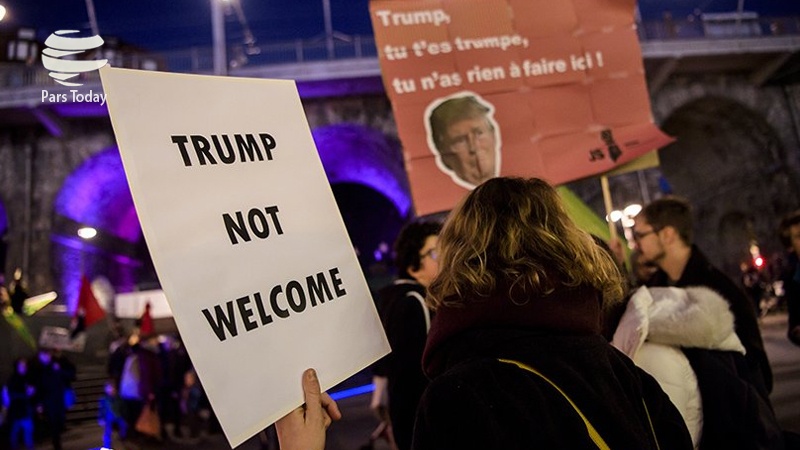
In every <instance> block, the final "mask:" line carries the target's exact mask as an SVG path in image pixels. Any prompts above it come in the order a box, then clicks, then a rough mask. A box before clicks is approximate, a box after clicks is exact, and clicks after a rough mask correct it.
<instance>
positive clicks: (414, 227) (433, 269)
mask: <svg viewBox="0 0 800 450" xmlns="http://www.w3.org/2000/svg"><path fill="white" fill-rule="evenodd" d="M441 228H442V227H441V225H440V224H438V223H436V222H411V223H409V224H407V225H406V226H405V227H403V229H402V230H400V234H399V235H398V236H397V239H396V240H395V242H394V254H395V256H394V262H395V266H396V267H397V273H398V276H399V277H400V278H406V279H413V280H416V281H417V282H418V283H419V284H421V285H423V286H426V287H427V286H428V285H429V284H430V282H431V280H433V277H435V276H436V274H437V273H438V271H439V263H438V261H437V259H438V256H439V255H438V253H437V248H436V244H437V241H438V235H439V231H440V230H441Z"/></svg>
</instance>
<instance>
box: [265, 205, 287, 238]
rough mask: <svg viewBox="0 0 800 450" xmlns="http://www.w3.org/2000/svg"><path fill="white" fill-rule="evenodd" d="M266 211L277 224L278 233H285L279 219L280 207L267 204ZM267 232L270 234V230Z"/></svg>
mask: <svg viewBox="0 0 800 450" xmlns="http://www.w3.org/2000/svg"><path fill="white" fill-rule="evenodd" d="M264 211H266V212H267V214H269V215H270V217H272V224H273V225H275V231H277V232H278V234H283V228H281V223H280V222H279V221H278V207H277V206H267V207H266V208H264ZM267 234H269V231H267Z"/></svg>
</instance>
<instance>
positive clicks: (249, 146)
mask: <svg viewBox="0 0 800 450" xmlns="http://www.w3.org/2000/svg"><path fill="white" fill-rule="evenodd" d="M233 137H234V139H235V140H236V145H237V146H238V147H239V157H240V158H241V160H242V162H244V161H245V159H246V158H245V152H247V156H249V157H250V161H255V160H254V159H253V158H254V157H255V156H256V155H257V156H258V160H259V161H263V160H264V155H262V154H261V149H260V148H259V147H258V142H257V141H256V137H255V136H253V135H252V134H246V135H244V137H243V136H242V135H241V134H235V135H233Z"/></svg>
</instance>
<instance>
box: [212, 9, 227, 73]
mask: <svg viewBox="0 0 800 450" xmlns="http://www.w3.org/2000/svg"><path fill="white" fill-rule="evenodd" d="M210 1H211V31H212V37H213V45H214V75H227V74H228V62H227V60H228V56H227V52H226V50H225V5H223V2H224V1H227V0H210Z"/></svg>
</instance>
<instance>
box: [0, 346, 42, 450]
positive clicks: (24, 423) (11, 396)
mask: <svg viewBox="0 0 800 450" xmlns="http://www.w3.org/2000/svg"><path fill="white" fill-rule="evenodd" d="M35 393H36V388H35V387H34V385H33V379H32V378H31V376H30V373H29V371H28V361H27V360H26V359H25V358H19V359H17V360H16V361H14V372H13V374H12V375H11V378H10V379H9V380H8V384H7V385H6V386H5V387H3V406H4V407H5V408H8V409H7V416H6V420H8V422H9V423H10V424H11V435H10V437H11V448H12V449H16V448H18V446H19V441H20V437H22V442H23V443H24V444H25V448H28V449H32V448H33V412H34V400H33V399H34V394H35Z"/></svg>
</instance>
